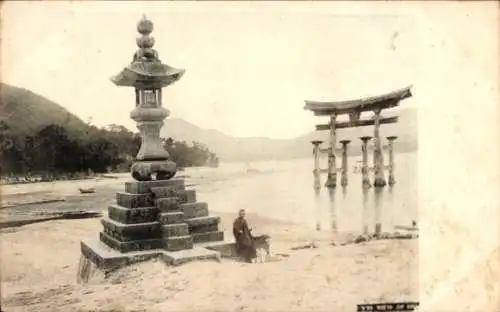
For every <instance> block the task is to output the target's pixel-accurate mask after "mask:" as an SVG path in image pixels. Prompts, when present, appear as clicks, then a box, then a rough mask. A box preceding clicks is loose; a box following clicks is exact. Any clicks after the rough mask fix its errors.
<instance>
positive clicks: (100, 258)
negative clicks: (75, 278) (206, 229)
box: [80, 239, 223, 272]
mask: <svg viewBox="0 0 500 312" xmlns="http://www.w3.org/2000/svg"><path fill="white" fill-rule="evenodd" d="M80 247H81V251H82V254H83V255H84V256H85V257H86V258H87V259H89V260H90V261H92V262H93V263H94V264H95V265H96V266H97V268H99V269H100V270H102V271H104V272H111V271H113V270H116V269H119V268H122V267H124V266H127V265H131V264H134V263H138V262H144V261H148V260H151V259H161V260H162V261H163V262H165V263H166V264H168V265H174V266H175V265H181V264H184V263H187V262H190V261H199V260H218V259H220V258H221V257H223V256H222V255H221V253H220V252H219V251H217V250H215V249H213V250H211V249H209V247H210V243H208V244H207V243H204V246H194V247H193V248H192V249H187V250H180V251H167V250H164V249H150V250H141V251H130V252H125V253H122V252H119V251H117V250H115V249H113V248H110V247H109V246H107V245H106V244H104V243H103V242H101V241H100V240H98V239H93V240H91V239H90V240H83V241H82V242H81V243H80Z"/></svg>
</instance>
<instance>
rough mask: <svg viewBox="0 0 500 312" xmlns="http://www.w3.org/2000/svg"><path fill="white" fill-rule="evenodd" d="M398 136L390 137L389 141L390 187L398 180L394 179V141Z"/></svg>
mask: <svg viewBox="0 0 500 312" xmlns="http://www.w3.org/2000/svg"><path fill="white" fill-rule="evenodd" d="M397 138H398V137H397V136H394V135H393V136H388V137H387V141H389V178H388V183H389V185H390V186H393V185H394V184H396V179H395V178H394V141H395V140H396V139H397Z"/></svg>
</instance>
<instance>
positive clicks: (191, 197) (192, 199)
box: [185, 190, 196, 203]
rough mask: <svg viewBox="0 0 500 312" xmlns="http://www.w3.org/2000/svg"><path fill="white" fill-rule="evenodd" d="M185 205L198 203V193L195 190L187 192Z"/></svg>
mask: <svg viewBox="0 0 500 312" xmlns="http://www.w3.org/2000/svg"><path fill="white" fill-rule="evenodd" d="M185 203H196V191H195V190H186V201H185Z"/></svg>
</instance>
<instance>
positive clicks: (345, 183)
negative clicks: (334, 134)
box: [340, 140, 351, 187]
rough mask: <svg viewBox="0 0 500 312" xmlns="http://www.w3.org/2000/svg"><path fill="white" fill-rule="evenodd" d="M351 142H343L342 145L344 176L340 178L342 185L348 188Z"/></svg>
mask: <svg viewBox="0 0 500 312" xmlns="http://www.w3.org/2000/svg"><path fill="white" fill-rule="evenodd" d="M350 142H351V141H350V140H341V141H340V144H342V176H341V178H340V185H342V187H346V186H347V183H348V177H347V145H348V144H349V143H350Z"/></svg>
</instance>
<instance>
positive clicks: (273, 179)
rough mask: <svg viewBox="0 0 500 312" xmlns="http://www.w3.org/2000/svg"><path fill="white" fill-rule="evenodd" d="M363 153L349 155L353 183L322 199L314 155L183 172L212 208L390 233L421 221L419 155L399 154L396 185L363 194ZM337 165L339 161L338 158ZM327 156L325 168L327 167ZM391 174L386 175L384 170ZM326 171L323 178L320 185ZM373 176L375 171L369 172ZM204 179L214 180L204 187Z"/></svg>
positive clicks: (325, 192) (324, 190)
mask: <svg viewBox="0 0 500 312" xmlns="http://www.w3.org/2000/svg"><path fill="white" fill-rule="evenodd" d="M360 159H361V158H360V157H350V158H349V173H348V175H349V185H348V186H347V187H346V188H342V187H341V186H340V174H339V175H338V178H339V183H338V184H339V186H338V187H337V188H336V189H335V190H334V191H333V192H329V190H328V189H327V188H324V187H323V188H322V190H321V193H320V195H319V197H316V195H315V192H314V189H313V175H312V170H313V159H312V157H311V158H310V159H300V160H291V161H266V162H252V163H222V164H221V166H220V167H219V168H217V169H215V168H193V169H188V170H186V171H185V174H187V175H189V176H190V177H191V178H190V180H191V181H193V182H194V183H197V182H198V183H200V186H199V187H197V194H198V200H199V201H205V202H208V203H209V209H210V210H211V211H224V212H234V213H235V214H236V212H237V211H238V209H241V208H243V209H246V210H247V211H248V212H249V213H255V214H258V215H261V216H264V217H269V218H273V219H277V220H283V221H288V222H294V223H299V224H303V225H306V226H310V227H316V225H317V223H319V225H320V226H321V228H322V229H323V230H328V229H332V228H333V229H336V230H337V231H341V232H342V231H354V232H361V231H363V228H364V227H367V228H368V230H369V231H370V232H374V230H375V224H377V223H378V224H380V225H381V227H382V231H388V232H391V231H393V230H394V226H395V225H405V226H410V225H411V222H412V220H417V219H418V217H417V216H418V208H417V194H418V192H417V154H415V153H410V154H396V155H395V164H396V168H395V177H396V184H395V185H394V186H393V187H388V186H386V187H385V188H384V189H383V190H382V191H381V192H380V193H378V194H375V189H374V188H371V189H370V190H369V191H368V192H367V194H366V195H363V190H362V187H361V173H354V172H353V167H354V166H356V165H358V164H357V161H358V160H360ZM337 163H338V165H340V164H339V161H338V162H337ZM326 164H327V161H326V159H323V160H322V166H323V167H324V168H326ZM386 178H387V173H386ZM325 179H326V175H323V176H322V181H321V182H322V183H324V182H325ZM371 179H373V173H371ZM203 180H211V181H212V180H213V181H214V182H211V183H210V184H206V185H205V186H204V183H203Z"/></svg>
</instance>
